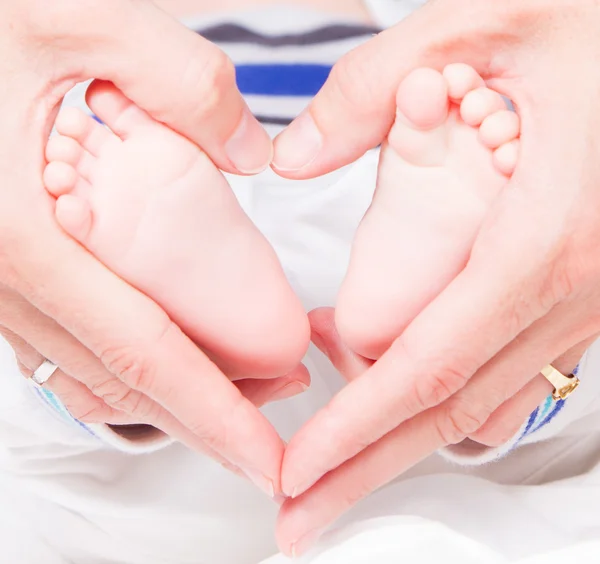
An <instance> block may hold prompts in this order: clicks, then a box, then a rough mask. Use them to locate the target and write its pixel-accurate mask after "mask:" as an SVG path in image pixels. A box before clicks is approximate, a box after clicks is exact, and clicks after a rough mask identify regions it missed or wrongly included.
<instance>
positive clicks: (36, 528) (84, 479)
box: [0, 153, 600, 564]
mask: <svg viewBox="0 0 600 564" xmlns="http://www.w3.org/2000/svg"><path fill="white" fill-rule="evenodd" d="M376 159H377V155H376V153H369V154H367V155H366V156H365V157H364V158H363V159H361V160H360V161H359V162H358V163H356V164H355V165H352V166H351V167H347V168H346V169H344V170H341V171H337V172H335V173H333V174H331V175H328V176H326V177H323V178H320V179H316V180H313V181H308V182H302V183H299V182H293V181H284V180H282V179H280V178H278V177H276V176H275V175H274V174H273V173H272V172H266V173H264V174H262V175H260V176H259V177H256V178H239V177H230V180H231V182H232V186H233V187H234V189H235V191H236V193H237V195H238V197H239V199H240V201H241V203H242V205H243V206H244V208H245V209H246V211H247V212H248V213H249V214H250V216H251V217H252V219H253V220H254V221H255V222H256V223H257V224H258V226H259V227H260V228H261V229H262V231H263V232H264V233H265V234H266V235H267V237H268V238H269V239H270V240H271V241H272V243H273V245H274V246H275V248H276V250H277V252H278V254H279V256H280V259H281V261H282V263H283V265H284V268H285V270H286V273H287V274H288V276H289V278H290V281H291V283H292V285H293V286H294V288H295V290H296V291H297V292H298V294H299V295H300V296H301V298H302V300H303V302H304V304H305V306H306V308H307V309H312V308H314V307H317V306H320V305H332V304H334V302H335V296H336V292H337V289H338V287H339V284H340V282H341V279H342V277H343V274H344V270H345V267H346V264H347V260H348V255H349V248H350V241H351V239H352V235H353V232H354V229H355V228H356V225H357V223H358V221H359V220H360V218H361V217H362V215H363V213H364V211H365V209H366V207H367V206H368V203H369V200H370V196H371V194H372V190H373V188H374V171H375V166H376ZM306 365H307V367H308V368H309V370H310V372H311V374H312V378H313V383H312V386H311V389H310V390H309V391H308V392H307V393H305V394H303V396H302V397H300V398H295V399H293V400H288V401H286V402H282V403H279V404H275V405H272V406H269V407H268V408H267V409H265V413H266V414H267V415H268V416H269V418H270V419H271V420H272V421H273V422H274V424H275V425H276V426H277V428H278V430H279V431H280V433H281V434H282V436H283V438H284V439H289V438H290V437H291V436H292V434H293V433H294V432H295V431H296V430H297V429H298V427H299V426H300V425H301V424H302V423H303V422H304V421H306V420H307V419H308V418H309V417H310V416H311V415H312V414H313V413H315V412H316V411H317V410H318V409H319V408H320V407H322V406H323V405H324V404H325V403H326V402H327V401H328V400H329V399H330V398H331V397H332V395H333V394H334V393H335V392H336V391H338V390H339V389H340V387H341V386H342V381H341V379H340V377H339V376H338V375H337V374H336V373H335V371H334V370H332V368H331V367H330V365H329V364H328V362H327V361H326V359H325V358H324V357H323V356H322V355H321V354H320V353H319V352H318V351H316V350H315V349H314V348H313V349H311V351H310V352H309V354H308V356H307V359H306ZM0 367H2V374H1V378H0V500H1V503H0V540H2V548H1V554H2V560H3V561H6V562H10V563H11V564H40V563H43V564H55V563H56V564H66V563H76V564H80V563H81V564H109V563H110V564H117V563H123V564H257V562H260V561H261V560H263V559H265V558H268V557H270V556H272V555H275V554H276V552H277V551H276V547H275V543H274V538H273V529H274V524H275V517H276V514H277V506H276V505H275V504H274V503H273V502H272V501H270V500H268V499H266V498H265V497H264V496H263V495H262V494H260V493H259V492H257V491H256V489H255V488H254V487H252V486H251V485H249V484H247V483H246V482H244V481H242V480H240V479H238V478H237V477H235V476H232V475H230V474H229V473H227V472H226V471H225V470H223V469H222V468H221V467H220V466H219V465H217V464H215V463H213V462H211V461H210V460H207V459H205V458H203V457H202V456H200V455H197V454H195V453H192V452H189V451H188V450H186V449H185V448H183V447H181V446H179V445H172V446H170V447H168V448H163V449H161V450H159V451H157V452H151V453H146V454H139V455H138V456H131V455H128V454H124V453H122V452H118V451H116V450H114V449H112V448H109V446H110V445H104V444H103V443H102V442H101V441H99V440H98V438H97V437H94V436H92V435H90V434H89V433H87V432H86V431H85V430H84V429H82V428H81V427H77V426H74V425H72V424H71V423H69V422H67V421H66V420H65V419H63V418H61V417H60V415H59V414H58V413H56V412H55V411H53V410H52V409H51V408H50V407H49V406H48V405H46V404H44V403H42V402H40V401H39V400H38V397H37V396H36V395H35V393H34V392H33V390H32V389H31V388H30V386H28V385H27V383H26V382H25V381H24V380H23V379H22V377H21V376H20V374H19V373H18V370H17V369H16V367H15V364H14V359H13V357H12V353H11V351H10V348H9V347H8V345H7V344H5V343H2V342H0ZM599 370H600V354H599V353H598V349H597V348H594V349H592V351H591V352H590V355H589V357H588V360H587V365H586V367H585V370H584V374H582V381H584V382H590V383H591V382H595V381H597V380H599V378H598V371H599ZM589 385H590V386H591V385H592V384H589ZM585 389H586V388H585V387H584V385H583V384H582V390H578V393H579V394H580V396H579V397H581V398H585V401H586V402H587V401H589V402H591V404H590V405H589V406H587V407H586V408H585V412H584V411H578V412H577V413H576V414H573V416H572V417H571V416H570V417H569V418H568V420H566V419H564V420H563V423H562V425H563V426H564V425H567V423H568V424H569V425H568V426H567V428H566V429H564V430H562V432H561V434H560V436H557V437H554V438H551V437H548V440H547V441H545V442H543V443H538V444H531V445H526V446H523V447H522V448H521V449H519V450H518V451H516V452H515V453H513V454H511V455H510V456H509V457H507V458H505V459H503V460H500V461H498V462H496V463H495V464H489V465H485V466H482V467H478V468H462V467H459V466H457V465H456V464H453V463H450V462H448V461H445V460H443V459H441V458H440V457H439V456H433V457H431V458H430V459H428V460H426V461H425V462H423V463H422V464H420V465H418V466H417V467H416V468H414V469H412V470H411V471H409V472H408V473H406V474H405V475H404V476H402V478H401V479H399V480H398V481H397V482H396V483H393V484H391V485H389V486H388V487H386V488H385V489H383V490H382V491H381V492H378V493H377V494H375V495H373V496H371V497H370V498H369V499H367V500H365V501H364V502H363V503H361V504H359V505H358V506H357V507H356V508H354V509H353V510H352V511H351V512H350V513H349V514H348V515H347V516H345V517H344V519H343V520H342V521H341V522H340V523H339V524H338V527H337V529H336V530H335V531H333V532H332V533H330V534H329V535H328V537H326V538H325V539H324V541H323V542H322V543H321V544H320V546H319V547H317V549H316V550H315V551H313V552H312V553H311V554H310V555H308V556H307V557H306V558H303V559H301V560H299V562H302V563H312V564H334V563H335V564H337V563H342V562H343V563H344V564H353V563H361V564H362V563H364V562H368V561H373V562H377V564H384V563H387V562H390V563H391V562H393V563H394V564H396V563H397V562H410V563H411V564H420V563H424V564H425V563H427V564H429V563H430V562H432V561H434V559H437V560H439V561H443V562H445V563H447V562H450V563H452V562H457V563H460V564H470V563H471V562H472V563H476V564H486V563H488V562H489V563H503V564H504V563H507V562H511V563H512V562H519V563H520V564H541V563H544V564H545V563H553V562H556V563H558V562H561V563H564V562H567V561H569V562H570V561H575V559H578V560H579V562H581V563H582V564H585V563H586V562H597V561H598V558H599V555H600V548H599V547H598V544H597V543H596V544H594V542H593V541H594V539H597V538H600V514H599V513H598V510H597V508H598V506H599V505H600V503H599V502H600V471H599V470H598V461H599V458H600V416H599V413H598V407H599V406H598V402H597V401H596V398H595V396H594V394H593V393H591V392H586V391H585ZM584 394H585V395H584ZM357 409H359V407H358V406H357ZM577 417H582V418H580V419H579V420H577ZM586 542H587V543H588V544H585V543H586ZM577 543H579V546H578V547H575V544H577ZM570 545H572V546H570ZM548 551H555V555H554V556H550V555H548V554H543V553H546V552H548ZM556 551H563V552H562V553H560V552H556ZM523 559H529V560H526V561H525V560H523ZM286 561H287V560H286V559H284V558H283V557H280V556H274V557H273V559H271V560H269V561H268V562H269V564H282V563H283V562H286Z"/></svg>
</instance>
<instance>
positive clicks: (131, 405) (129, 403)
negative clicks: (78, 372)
mask: <svg viewBox="0 0 600 564" xmlns="http://www.w3.org/2000/svg"><path fill="white" fill-rule="evenodd" d="M90 389H91V391H92V393H93V394H94V395H95V396H97V397H99V398H102V399H103V400H104V402H106V403H107V404H108V405H110V406H112V407H114V408H115V409H118V410H119V411H122V412H124V413H127V414H130V415H131V414H137V413H138V411H139V408H140V403H141V401H142V398H143V395H142V394H140V393H139V392H138V391H136V390H132V389H131V388H129V387H128V386H127V385H126V384H124V383H123V382H120V381H119V380H117V379H116V378H110V379H108V380H104V381H103V382H100V383H97V384H95V385H93V386H91V387H90Z"/></svg>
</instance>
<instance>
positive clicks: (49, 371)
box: [30, 359, 58, 388]
mask: <svg viewBox="0 0 600 564" xmlns="http://www.w3.org/2000/svg"><path fill="white" fill-rule="evenodd" d="M57 370H58V366H57V365H56V364H54V363H53V362H51V361H49V360H48V359H46V360H44V362H42V364H41V365H40V367H39V368H38V369H37V370H36V371H35V372H34V373H33V374H32V375H31V378H30V380H31V382H33V384H34V385H35V386H37V387H38V388H41V387H42V386H43V385H44V384H45V383H46V382H47V381H48V380H50V378H51V377H52V375H53V374H54V373H55V372H56V371H57Z"/></svg>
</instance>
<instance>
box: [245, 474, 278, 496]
mask: <svg viewBox="0 0 600 564" xmlns="http://www.w3.org/2000/svg"><path fill="white" fill-rule="evenodd" d="M244 474H246V476H248V478H249V480H250V481H251V482H252V483H253V484H254V485H255V486H256V487H257V488H258V489H259V490H261V491H262V492H264V493H266V494H267V495H268V496H269V497H270V498H271V499H273V498H274V497H275V486H274V484H273V481H272V480H269V478H267V477H266V476H265V475H264V474H263V473H262V472H259V471H258V470H253V469H252V470H248V469H247V468H244Z"/></svg>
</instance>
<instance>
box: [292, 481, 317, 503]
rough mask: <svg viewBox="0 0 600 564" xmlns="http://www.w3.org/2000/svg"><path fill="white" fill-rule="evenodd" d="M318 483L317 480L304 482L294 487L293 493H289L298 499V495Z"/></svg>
mask: <svg viewBox="0 0 600 564" xmlns="http://www.w3.org/2000/svg"><path fill="white" fill-rule="evenodd" d="M315 484H316V481H314V482H303V483H301V484H300V485H298V486H295V487H293V488H292V493H291V494H289V496H290V497H291V498H292V499H296V498H297V497H298V496H301V495H302V494H303V493H304V492H305V491H307V490H308V489H310V488H311V486H314V485H315Z"/></svg>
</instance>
